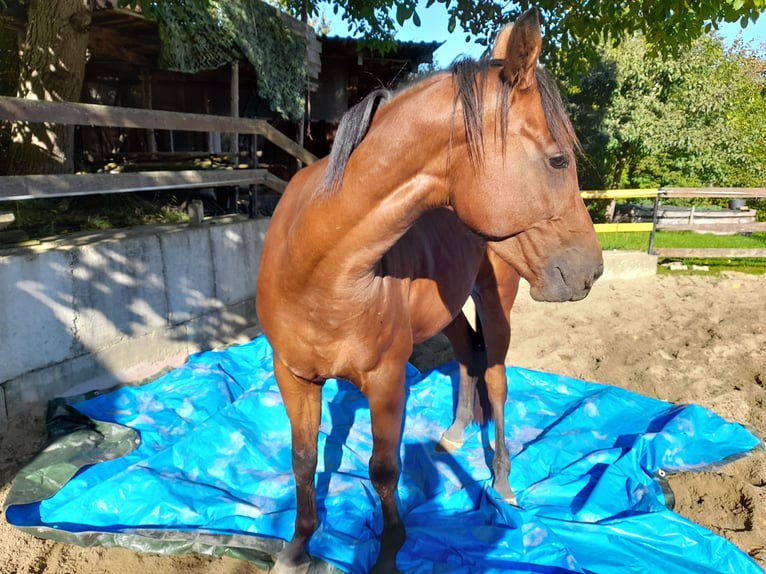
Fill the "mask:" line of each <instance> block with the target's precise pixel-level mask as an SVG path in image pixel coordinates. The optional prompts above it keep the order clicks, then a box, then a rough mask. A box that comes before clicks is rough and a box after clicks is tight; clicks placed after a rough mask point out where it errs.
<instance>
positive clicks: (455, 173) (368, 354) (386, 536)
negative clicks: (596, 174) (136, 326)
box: [257, 12, 602, 572]
mask: <svg viewBox="0 0 766 574" xmlns="http://www.w3.org/2000/svg"><path fill="white" fill-rule="evenodd" d="M540 48H541V37H540V27H539V24H538V21H537V15H536V13H535V12H529V13H527V14H525V15H523V16H522V17H520V18H519V19H518V20H517V22H516V24H515V25H514V26H513V27H512V28H511V27H508V28H506V29H505V30H504V31H503V32H501V34H500V36H499V38H498V41H497V43H496V46H495V48H494V53H493V55H494V58H492V59H486V60H480V61H478V62H476V61H472V60H466V61H462V62H459V63H457V64H455V65H454V66H453V69H452V70H451V71H450V72H445V73H441V74H438V75H435V76H433V77H431V78H428V79H426V80H423V81H422V82H420V83H418V84H416V85H414V86H412V87H410V88H408V89H406V90H404V91H403V92H401V93H399V94H397V95H394V96H390V95H389V94H387V93H376V94H373V95H372V96H371V97H369V98H368V99H366V100H364V101H363V102H361V103H360V104H359V105H358V106H356V107H355V108H353V109H352V110H350V111H349V113H348V114H347V115H346V116H345V117H344V119H343V121H342V122H341V125H340V126H339V130H338V134H337V137H336V141H335V144H334V147H333V151H332V153H331V154H330V157H329V159H325V160H322V161H319V162H317V163H315V164H313V165H311V166H309V167H307V168H306V169H304V170H302V171H300V172H299V173H298V174H296V176H295V177H294V178H293V179H292V181H291V182H290V185H289V186H288V188H287V191H286V192H285V194H284V196H283V197H282V199H281V200H280V202H279V205H278V207H277V209H276V211H275V213H274V217H273V219H272V221H271V226H270V228H269V231H268V234H267V236H266V240H265V243H264V247H263V256H262V259H261V266H260V270H259V274H258V276H259V278H258V292H257V308H258V316H259V318H260V321H261V324H262V326H263V329H264V332H265V333H266V336H267V337H268V339H269V341H270V343H271V345H272V347H273V349H274V372H275V375H276V377H277V382H278V384H279V388H280V391H281V393H282V396H283V399H284V403H285V407H286V409H287V413H288V415H289V417H290V421H291V426H292V462H293V472H294V474H295V482H296V499H297V500H296V503H297V517H296V521H295V533H294V536H293V538H292V540H291V541H290V542H289V543H288V544H287V545H286V547H285V548H284V550H283V551H282V552H281V553H280V555H279V557H278V559H277V565H276V571H279V572H305V571H306V570H307V569H308V564H309V557H308V555H307V553H306V549H305V545H306V542H307V541H308V539H309V538H310V537H311V535H312V533H313V532H314V531H315V529H316V527H317V525H318V517H317V506H316V495H315V489H314V475H315V472H316V465H317V434H318V431H319V421H320V414H321V393H322V384H323V383H324V381H325V380H326V379H328V378H333V377H337V378H342V379H346V380H348V381H351V382H352V383H354V384H355V385H356V386H358V387H359V388H360V389H361V391H362V392H363V393H364V394H365V395H366V396H367V398H368V400H369V405H370V412H371V420H372V435H373V443H374V444H373V452H372V457H371V459H370V466H369V472H370V479H371V481H372V483H373V485H374V487H375V489H376V491H377V492H378V494H379V496H380V500H381V505H382V509H383V519H384V526H383V533H382V536H381V550H380V555H379V558H378V560H377V562H376V564H375V566H374V568H373V571H376V572H397V570H396V554H397V552H398V550H399V548H400V547H401V546H402V544H403V543H404V539H405V531H404V526H403V524H402V522H401V520H400V517H399V513H398V510H397V507H396V502H395V492H396V488H397V482H398V478H399V463H398V460H399V459H398V457H399V445H400V437H401V429H402V412H403V408H404V398H405V385H404V380H405V368H406V363H407V360H408V358H409V357H410V354H411V352H412V348H413V344H414V343H417V342H420V341H424V340H425V339H427V338H429V337H431V336H433V335H434V334H436V333H438V332H439V331H441V330H445V333H447V334H448V336H449V337H450V339H451V340H452V342H453V345H454V346H455V351H456V354H457V356H458V357H459V359H460V363H461V373H462V374H463V376H462V377H461V383H460V393H459V395H460V396H459V401H458V402H459V404H458V407H457V413H456V420H455V423H454V424H453V426H452V427H451V428H450V430H449V431H448V432H447V433H445V437H444V439H443V440H442V444H443V445H446V446H447V447H450V446H452V445H455V444H459V443H460V442H461V441H462V431H463V428H464V427H465V425H466V424H468V422H470V420H471V418H472V415H471V411H472V403H473V399H472V397H473V385H474V382H475V380H476V378H477V376H478V375H479V374H481V373H478V372H477V369H478V370H485V371H486V372H485V373H484V378H485V379H486V382H487V386H488V391H489V397H490V402H491V403H492V405H493V406H494V411H495V417H496V421H497V422H496V428H497V429H498V430H497V436H496V442H495V450H496V452H495V457H494V461H493V470H494V476H495V488H497V490H498V491H499V492H500V493H501V494H502V495H503V496H504V497H506V498H507V499H509V500H512V496H513V494H512V492H511V489H510V486H509V485H508V473H509V472H510V462H509V460H508V451H507V448H506V446H505V440H504V428H503V420H502V412H503V405H504V402H505V398H506V392H507V391H506V388H507V387H506V378H505V377H506V376H505V369H504V366H503V363H504V358H505V352H506V350H507V348H508V343H509V339H510V325H509V312H510V307H511V305H512V304H513V298H514V297H515V294H516V288H517V286H518V278H519V275H521V276H522V277H524V278H525V279H526V280H527V281H529V283H530V285H531V293H532V296H533V297H535V298H536V299H539V300H547V301H567V300H576V299H581V298H583V297H585V296H586V295H587V294H588V291H589V290H590V287H591V285H592V283H593V281H594V280H595V279H596V278H597V277H598V276H599V275H600V273H601V270H602V259H601V249H600V247H599V244H598V241H597V239H596V235H595V233H594V231H593V226H592V224H591V221H590V218H589V216H588V213H587V211H586V209H585V206H584V204H583V202H582V199H581V198H580V195H579V189H578V185H577V172H576V169H575V158H574V154H575V148H576V140H575V137H574V134H573V131H572V127H571V125H570V123H569V121H568V119H567V117H566V115H565V113H564V110H563V106H562V103H561V100H560V98H559V96H558V92H557V90H556V87H555V85H554V84H552V83H551V81H550V80H549V79H548V78H547V76H545V75H544V74H543V72H542V70H539V69H538V67H537V60H538V56H539V53H540ZM460 116H462V121H457V118H460ZM471 295H473V296H474V299H475V301H476V303H477V309H478V316H479V320H480V324H481V329H479V333H478V336H477V334H472V332H471V330H470V328H469V327H468V324H467V321H466V319H465V317H463V315H462V314H461V308H462V306H463V304H464V302H465V301H466V299H467V298H468V297H469V296H471ZM480 339H483V343H484V349H482V346H481V342H482V341H481V340H480ZM474 343H478V344H474ZM476 349H479V350H480V351H481V352H479V353H477V352H475V351H476ZM477 356H478V359H477Z"/></svg>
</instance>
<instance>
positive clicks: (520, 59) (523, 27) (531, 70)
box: [492, 9, 543, 90]
mask: <svg viewBox="0 0 766 574" xmlns="http://www.w3.org/2000/svg"><path fill="white" fill-rule="evenodd" d="M506 29H507V30H508V31H507V32H506ZM502 43H505V45H506V46H505V54H504V55H503V56H501V57H502V59H503V60H504V61H505V64H504V69H505V76H506V78H508V81H509V82H510V84H511V86H513V87H517V88H519V89H520V90H526V89H528V88H529V87H531V86H532V85H533V84H534V82H535V68H536V67H537V59H538V58H539V57H540V51H541V50H542V46H543V38H542V35H541V34H540V22H539V21H538V19H537V10H535V9H532V10H527V11H526V12H524V14H522V15H521V16H519V18H518V20H516V22H514V24H513V26H512V27H511V26H508V27H506V28H504V29H503V30H502V31H501V32H500V35H499V36H498V38H497V42H496V45H495V48H494V49H493V51H492V53H493V55H496V54H497V50H498V49H499V48H500V47H501V44H502Z"/></svg>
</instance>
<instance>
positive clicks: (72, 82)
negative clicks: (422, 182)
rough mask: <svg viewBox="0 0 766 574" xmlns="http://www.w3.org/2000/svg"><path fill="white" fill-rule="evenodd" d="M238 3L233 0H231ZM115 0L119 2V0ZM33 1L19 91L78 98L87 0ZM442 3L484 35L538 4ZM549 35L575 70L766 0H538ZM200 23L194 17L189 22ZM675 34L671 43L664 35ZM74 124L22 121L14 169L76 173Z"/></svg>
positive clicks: (350, 6) (355, 5)
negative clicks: (633, 43) (611, 52)
mask: <svg viewBox="0 0 766 574" xmlns="http://www.w3.org/2000/svg"><path fill="white" fill-rule="evenodd" d="M115 2H116V3H117V4H118V5H121V6H126V5H131V6H133V7H138V8H140V9H141V10H142V12H143V13H144V14H145V15H147V16H151V15H152V14H154V13H156V11H157V10H156V9H157V8H158V7H162V6H163V5H168V4H174V5H176V6H182V7H184V9H188V10H189V12H190V13H198V14H200V13H204V12H207V13H208V14H209V13H210V12H211V11H215V9H216V7H217V6H218V7H220V2H221V0H115ZM232 2H233V0H232ZM113 3H114V2H113ZM277 3H278V4H280V5H284V6H285V7H286V8H288V9H289V10H290V11H291V12H292V13H293V14H294V15H300V14H302V13H303V12H305V13H306V14H307V15H308V16H309V17H312V18H316V17H318V16H320V13H319V9H320V4H321V3H320V1H319V0H277ZM22 4H26V5H27V6H28V12H27V21H28V25H27V30H26V34H25V37H24V42H23V45H22V46H21V47H20V48H21V52H22V60H21V73H20V79H19V88H18V91H17V92H18V95H19V97H26V98H35V99H48V100H64V101H76V100H78V99H79V96H80V91H81V89H82V80H83V70H84V65H85V48H86V45H87V40H88V24H89V21H90V12H89V10H90V0H0V6H3V7H5V8H6V9H9V8H10V9H13V8H16V9H18V8H19V6H20V5H22ZM433 4H442V5H443V6H444V7H445V8H446V10H447V11H448V13H449V15H450V20H449V29H450V31H453V30H455V29H456V28H457V26H458V25H459V26H460V27H461V28H462V29H463V30H464V31H465V32H467V33H470V34H473V35H475V36H478V37H479V40H480V41H484V42H487V41H488V39H489V38H491V37H492V36H493V35H494V31H495V30H496V29H497V28H498V27H499V25H500V24H501V23H504V22H507V21H510V20H513V19H514V18H515V17H516V16H517V15H518V14H519V13H521V11H523V10H526V9H528V8H529V7H530V6H531V5H532V4H533V3H532V2H530V1H529V0H520V1H519V2H516V3H513V4H510V3H505V2H504V1H496V0H489V1H485V2H479V3H475V2H473V1H472V0H428V2H427V6H431V5H433ZM534 4H535V5H536V6H538V7H539V9H540V13H541V19H542V23H543V29H544V33H545V35H546V39H547V42H546V49H547V50H548V53H547V58H548V63H549V65H550V66H552V67H554V68H558V70H555V71H556V73H557V74H558V75H561V71H562V70H565V71H570V70H577V69H581V68H582V67H583V62H585V61H591V60H592V59H593V58H594V57H595V55H596V54H597V49H598V46H599V45H601V44H602V43H603V42H604V41H609V42H612V43H619V41H620V40H621V39H622V38H623V37H625V36H630V35H632V34H634V33H636V32H641V33H642V34H643V36H644V37H645V38H646V39H647V41H648V43H649V46H650V49H651V50H654V51H657V52H659V53H673V51H674V50H678V49H679V48H680V47H683V46H688V45H690V43H691V42H692V41H693V40H694V39H695V38H697V37H698V36H699V35H700V34H702V33H703V31H704V30H705V29H709V28H714V27H716V26H717V25H718V24H719V23H721V22H733V21H737V20H739V21H740V22H741V23H742V24H743V26H744V25H746V24H747V23H748V22H750V21H755V20H756V18H757V17H758V14H759V13H760V11H762V10H764V9H766V0H724V1H713V0H701V1H700V0H657V1H656V2H634V1H632V0H625V1H623V2H619V1H618V2H592V1H591V0H537V2H535V3H534ZM330 5H331V6H332V7H333V9H334V10H335V11H338V10H340V9H342V10H343V18H344V19H345V20H346V22H347V23H348V25H349V31H350V32H353V33H355V34H360V35H362V36H363V37H364V38H366V39H368V40H370V41H375V42H377V43H378V45H380V46H382V47H383V49H385V47H386V46H387V45H388V46H391V43H392V42H393V38H394V33H395V31H396V27H397V25H401V24H403V23H404V22H406V21H408V20H412V21H413V22H414V23H415V24H419V23H420V15H419V14H418V12H417V0H345V1H343V2H340V1H337V0H335V1H332V2H330ZM193 24H194V23H190V25H193ZM668 38H672V41H668ZM71 133H72V131H71V128H69V127H56V126H51V125H48V126H41V127H40V129H39V130H38V129H37V128H35V127H33V126H29V125H24V124H17V125H16V126H15V127H14V132H13V141H14V145H13V146H12V148H13V151H12V155H11V157H10V158H9V159H10V160H11V169H12V170H13V171H14V173H57V172H61V171H69V170H71V162H72V153H71V149H72V143H71V142H72V137H71Z"/></svg>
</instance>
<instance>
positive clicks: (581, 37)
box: [279, 0, 766, 76]
mask: <svg viewBox="0 0 766 574" xmlns="http://www.w3.org/2000/svg"><path fill="white" fill-rule="evenodd" d="M279 3H280V4H281V5H284V6H285V7H286V8H287V9H288V10H290V11H291V12H292V13H293V14H295V15H298V14H300V13H301V10H302V9H304V7H305V9H306V10H307V13H308V15H309V16H316V15H317V14H318V10H319V7H320V6H321V4H322V3H321V2H320V1H319V0H305V4H304V0H280V2H279ZM329 4H330V5H331V6H332V8H333V10H334V11H335V13H336V14H337V13H338V12H339V11H341V16H342V18H343V20H344V21H345V22H346V23H347V24H348V31H349V32H350V33H352V34H355V35H359V36H362V37H364V38H366V39H369V40H373V41H376V42H378V43H379V44H380V45H382V46H383V47H384V48H385V47H387V46H390V45H391V43H392V41H393V38H394V35H395V32H396V27H397V26H401V25H402V24H403V23H404V22H406V21H409V20H412V22H413V23H414V24H415V25H419V22H420V20H421V19H422V17H425V16H424V15H423V14H419V13H418V11H417V9H416V8H417V4H418V3H417V1H416V0H345V1H344V2H329ZM434 4H441V5H443V7H444V8H445V9H446V10H447V13H448V14H449V23H448V31H449V32H453V31H454V30H456V29H458V28H460V29H462V30H463V31H464V32H466V33H469V34H471V35H472V36H475V37H477V38H478V41H479V42H480V43H483V44H485V45H486V44H488V43H489V42H490V41H491V40H492V39H493V38H494V35H495V33H496V31H497V30H498V29H499V28H500V27H501V26H502V25H503V24H505V23H507V22H510V21H512V20H514V19H515V18H516V17H518V15H519V14H521V13H522V12H524V11H526V10H528V9H530V8H533V7H536V8H538V10H539V11H540V16H541V21H542V25H543V33H544V35H545V38H546V42H545V50H546V53H545V54H544V60H545V61H546V62H547V64H548V65H549V66H550V67H554V68H558V69H556V70H554V71H555V72H556V74H557V76H560V75H561V73H562V72H565V73H568V72H569V71H571V70H577V69H584V68H585V67H586V66H587V65H588V64H589V63H590V62H591V61H592V59H593V57H594V55H595V54H596V53H597V50H598V47H599V46H601V45H602V44H604V43H617V44H618V43H620V42H621V41H622V39H623V38H625V37H629V36H632V35H633V34H636V33H640V34H642V35H643V37H644V38H646V39H647V42H648V43H649V45H650V47H651V50H652V51H653V52H656V53H659V54H678V53H679V51H680V50H681V49H682V48H685V47H687V46H689V45H690V44H691V43H692V41H693V40H695V39H696V38H698V37H699V36H700V35H701V34H702V33H703V32H710V31H711V30H713V29H715V28H717V27H718V25H719V24H721V23H722V22H737V21H739V22H740V23H741V24H743V25H745V24H747V23H748V22H751V21H753V22H754V21H755V20H756V19H757V18H758V15H759V13H760V12H761V11H763V10H764V9H766V0H723V1H713V0H658V1H653V2H636V1H625V2H592V1H591V0H534V1H532V0H520V1H518V2H506V1H505V0H487V1H483V2H474V1H473V0H428V1H427V3H426V6H427V7H430V6H432V5H434Z"/></svg>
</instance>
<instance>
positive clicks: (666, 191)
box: [660, 187, 766, 199]
mask: <svg viewBox="0 0 766 574" xmlns="http://www.w3.org/2000/svg"><path fill="white" fill-rule="evenodd" d="M660 192H661V194H662V197H663V198H665V197H668V198H670V197H684V198H689V197H709V198H718V199H725V198H749V197H766V187H666V188H662V189H661V190H660Z"/></svg>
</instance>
